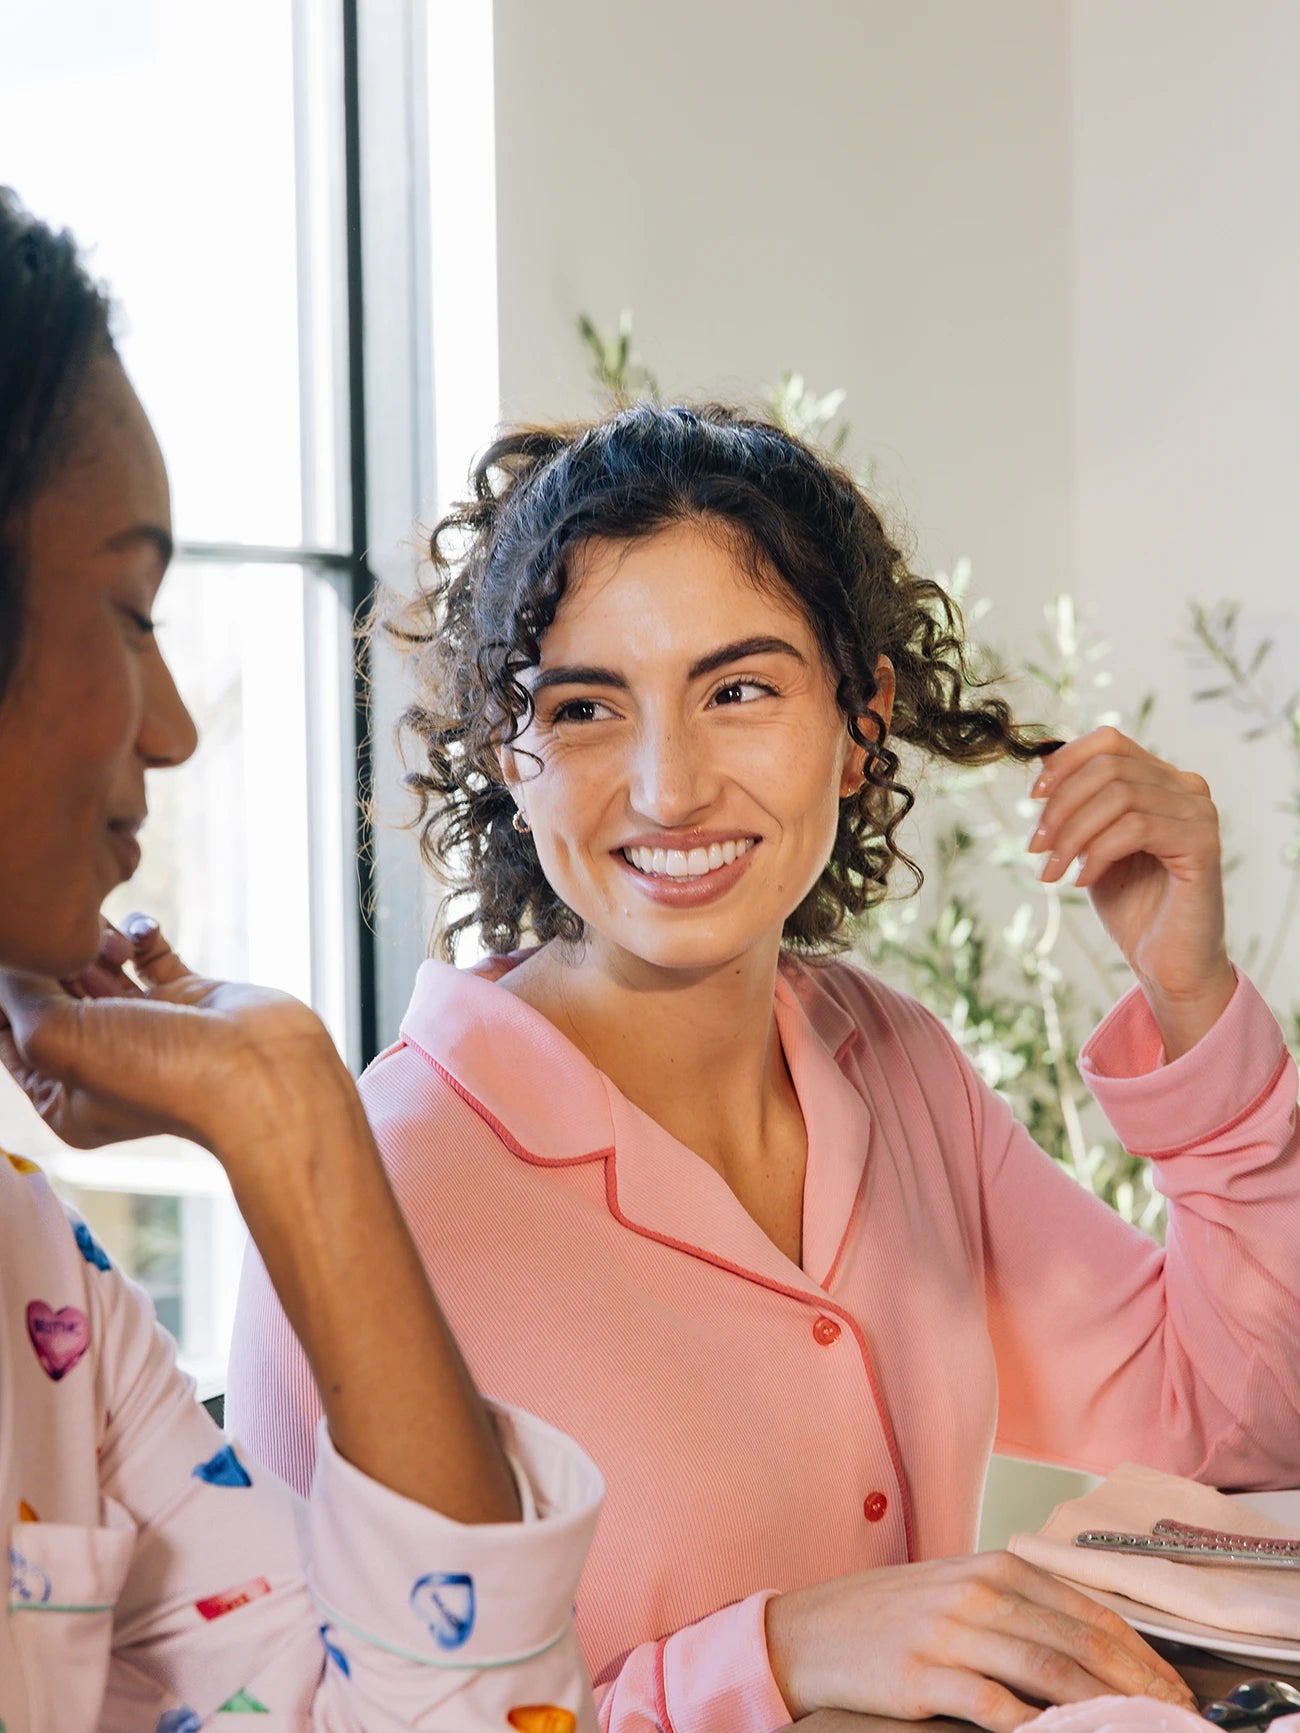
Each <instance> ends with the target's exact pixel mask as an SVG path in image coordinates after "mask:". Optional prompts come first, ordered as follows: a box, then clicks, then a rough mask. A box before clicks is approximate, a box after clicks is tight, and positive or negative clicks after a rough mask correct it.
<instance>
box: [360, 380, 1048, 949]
mask: <svg viewBox="0 0 1300 1733" xmlns="http://www.w3.org/2000/svg"><path fill="white" fill-rule="evenodd" d="M472 482H473V497H472V498H471V499H469V500H467V501H465V502H463V503H462V504H460V505H458V506H456V507H455V508H454V509H453V510H452V511H451V512H450V513H449V514H448V515H447V516H446V517H445V518H444V519H443V520H442V522H441V523H439V524H438V526H437V528H436V529H435V530H434V532H433V535H432V538H431V541H430V557H431V562H432V578H431V581H430V582H429V583H428V584H427V585H425V586H424V587H423V588H422V589H421V590H420V592H419V593H418V594H417V595H416V596H415V597H414V598H413V599H409V598H401V599H399V598H395V597H393V598H388V599H387V600H386V601H384V602H383V603H381V605H380V608H379V609H378V610H377V612H376V615H375V618H374V621H373V622H372V624H374V625H375V626H377V627H378V628H379V629H382V630H383V631H384V632H385V633H386V634H387V635H388V636H389V637H390V638H391V639H393V640H394V641H396V643H397V644H398V645H399V646H400V647H401V649H402V650H403V651H404V652H405V653H406V654H407V655H408V656H409V657H410V658H411V660H412V663H413V672H414V677H415V683H416V688H417V694H418V695H417V698H416V700H415V702H414V703H412V704H411V705H410V707H409V708H408V709H407V710H406V711H405V713H404V715H403V716H402V718H401V722H400V724H399V729H400V732H401V734H402V736H403V738H404V740H406V741H410V742H414V743H415V744H416V746H417V747H418V750H419V752H420V755H421V757H422V759H423V763H422V765H421V767H420V768H418V769H411V770H410V771H408V773H407V776H406V779H405V780H406V783H407V786H408V787H410V788H411V789H412V790H413V791H414V792H415V794H416V796H417V798H418V802H419V810H418V813H417V815H416V818H415V820H414V821H413V822H414V824H415V826H416V827H417V828H418V830H419V833H420V846H421V852H422V854H423V856H424V858H425V860H426V861H427V863H428V864H429V865H430V866H431V867H432V868H433V869H434V871H435V872H436V873H437V875H438V876H439V878H440V879H441V880H442V881H443V883H444V884H446V885H447V886H448V887H449V894H448V898H447V902H445V903H444V907H443V915H442V918H441V921H440V927H439V935H438V949H439V951H440V953H441V954H442V955H443V956H446V957H451V956H452V955H453V954H454V949H455V942H456V939H457V937H458V935H459V934H460V933H461V932H463V931H465V930H466V929H469V928H478V929H479V932H480V934H481V937H482V940H483V942H484V943H485V944H486V945H487V947H488V948H489V950H491V951H494V952H501V951H507V950H511V949H513V948H514V947H516V946H517V945H518V944H519V941H520V939H521V937H522V935H523V934H524V933H525V932H531V933H533V934H535V935H536V937H537V938H538V939H540V940H542V941H546V940H548V939H551V938H564V939H571V940H572V939H577V938H580V937H581V934H582V923H581V921H580V920H579V918H578V916H577V915H576V914H575V913H574V912H573V910H572V909H570V908H568V907H567V906H566V905H565V904H564V903H563V902H561V900H560V899H559V897H558V896H557V895H556V894H555V892H554V891H553V890H552V888H551V886H550V885H549V884H548V882H547V880H546V878H545V877H544V875H543V873H542V870H541V867H540V865H539V863H538V859H537V855H536V852H535V851H534V849H533V847H532V844H531V843H530V842H529V840H528V839H527V837H523V836H520V835H519V834H518V833H517V832H516V831H515V830H514V828H513V826H512V824H511V819H512V817H513V814H514V810H515V808H514V802H513V801H512V799H511V797H510V794H509V793H508V792H507V790H506V787H505V786H504V784H503V782H502V778H501V770H500V764H499V758H498V753H499V749H500V747H501V746H502V745H503V744H508V743H509V742H510V741H513V740H515V739H517V738H518V736H519V735H520V733H521V732H522V731H523V730H524V729H525V728H526V727H527V726H528V723H529V721H530V719H531V716H532V699H531V695H530V693H529V691H528V689H527V687H526V686H525V685H524V683H523V681H522V680H521V678H520V675H521V673H522V672H523V671H524V670H525V669H527V668H531V667H535V666H537V664H538V663H539V662H540V659H541V648H540V646H541V640H542V638H543V636H544V634H545V632H546V630H547V628H548V627H549V626H550V624H551V622H552V621H553V620H554V619H555V616H556V611H557V609H558V608H559V606H560V603H561V601H562V600H563V597H564V594H565V590H566V587H567V585H568V583H569V581H570V576H571V573H572V566H573V556H574V554H575V552H576V551H577V550H578V549H579V548H580V547H581V546H582V544H583V543H584V542H587V541H590V540H591V539H592V538H595V537H600V538H602V539H608V540H612V541H630V540H634V539H636V538H639V537H643V536H649V535H653V534H654V533H655V532H656V531H658V530H661V529H664V528H666V527H668V526H669V525H672V524H677V523H683V522H687V523H689V522H693V521H694V522H699V523H701V524H706V525H707V524H709V523H712V524H715V525H717V526H718V527H719V528H721V529H723V530H725V531H726V532H728V533H729V534H730V536H731V537H732V539H733V542H734V545H735V546H736V547H737V548H738V549H740V550H741V552H742V553H743V554H744V555H745V556H746V559H747V564H748V565H749V567H750V569H751V571H752V573H753V576H754V577H755V579H756V581H758V582H760V583H766V584H769V585H772V584H777V585H779V586H780V588H781V589H782V591H783V592H786V593H787V594H788V595H792V596H793V597H794V599H795V600H796V602H797V603H798V605H799V606H800V608H801V609H802V611H803V612H804V614H805V615H806V617H807V619H808V621H809V623H810V625H811V626H812V629H813V631H814V633H815V635H816V638H817V641H818V644H819V646H820V648H821V652H822V654H823V656H824V658H825V661H826V665H827V667H828V669H829V670H830V671H831V674H832V677H833V678H834V680H835V685H836V699H837V702H838V704H839V707H840V709H841V711H842V712H843V714H844V716H845V719H846V722H847V726H848V729H849V732H850V733H851V735H852V736H853V738H854V740H855V741H857V743H858V744H859V745H860V746H862V747H864V748H865V750H866V767H865V769H866V777H865V781H864V783H863V785H862V788H861V789H860V790H859V791H858V793H857V794H855V795H853V796H851V797H849V798H848V799H846V800H844V801H842V802H841V805H840V813H839V825H838V829H837V832H836V837H835V845H834V848H833V850H832V852H831V857H830V859H829V861H828V862H827V864H826V867H825V869H824V871H823V872H822V875H821V877H820V878H819V880H818V881H817V883H816V884H815V885H814V886H813V888H812V890H811V891H810V892H809V893H808V895H807V896H806V897H805V898H804V900H803V901H802V902H801V903H800V905H799V907H798V908H796V909H795V910H794V912H793V913H792V914H791V915H790V916H789V918H788V919H787V921H786V923H785V941H786V943H787V944H788V945H791V946H793V947H795V948H798V949H803V950H806V951H817V950H824V949H827V948H829V947H831V946H833V945H835V944H836V943H837V942H842V936H841V935H842V929H843V928H844V925H845V923H846V921H847V920H848V918H849V917H851V916H854V915H858V914H861V913H862V912H863V911H864V910H865V909H867V908H868V907H869V906H870V905H871V904H872V903H873V902H876V901H878V900H879V899H880V898H881V897H882V896H883V895H884V894H885V889H886V882H887V879H888V877H889V874H890V870H891V868H892V867H893V866H894V865H895V863H897V862H901V863H902V865H903V866H904V867H905V868H906V869H907V870H909V871H910V872H911V874H912V875H913V879H914V881H915V883H916V884H918V885H919V883H920V880H921V873H920V869H919V868H918V867H917V865H916V863H915V862H914V861H913V860H911V858H910V857H909V856H908V855H907V854H906V853H905V852H904V851H903V849H902V848H901V847H900V846H899V844H898V841H897V831H898V827H899V825H900V823H901V822H902V820H903V819H904V818H905V817H906V815H907V813H908V812H909V811H910V809H911V807H912V805H913V800H914V796H913V794H912V791H911V790H910V789H909V788H907V787H905V786H904V785H903V784H902V783H901V782H900V781H899V779H898V771H899V758H898V754H897V752H896V751H895V750H894V747H893V745H892V744H891V742H892V741H894V740H899V741H906V742H908V743H909V744H910V745H912V746H914V747H916V748H919V749H920V750H921V751H922V752H924V753H928V754H932V755H934V756H937V757H940V758H944V759H947V760H949V761H950V762H953V763H959V764H985V763H990V762H992V761H994V760H996V759H999V758H1003V757H1009V758H1015V759H1021V760H1027V759H1030V758H1032V757H1034V756H1035V755H1036V754H1038V753H1039V752H1041V751H1042V749H1043V744H1044V743H1043V741H1042V739H1041V738H1040V736H1039V734H1037V733H1035V732H1032V731H1027V730H1024V729H1021V728H1020V727H1018V726H1017V725H1016V723H1015V722H1014V721H1013V719H1012V716H1011V712H1010V709H1009V707H1008V705H1007V704H1006V702H1005V701H1004V700H1003V699H1001V698H999V697H996V696H993V695H989V694H987V693H986V692H985V691H983V690H980V689H981V688H982V687H983V686H985V685H986V684H987V682H982V681H980V680H978V679H976V677H975V676H974V674H973V673H972V670H971V668H970V666H969V663H968V661H967V656H966V650H965V644H964V634H963V626H962V621H961V616H960V612H959V610H958V608H957V605H956V603H955V602H954V601H953V599H952V597H951V596H950V595H949V594H948V593H947V592H946V591H945V590H944V589H943V587H942V586H941V585H940V584H938V583H936V582H935V581H934V580H933V579H932V578H924V577H918V576H917V575H916V574H915V573H913V572H912V571H910V570H909V569H908V566H907V563H906V561H905V559H904V558H903V556H902V554H901V553H900V551H899V550H898V548H897V547H896V546H895V545H894V543H893V542H892V541H891V539H890V537H889V536H888V534H887V533H886V531H885V528H884V526H883V524H882V523H881V520H880V517H879V515H878V514H877V512H876V511H875V509H874V507H873V506H872V505H871V503H870V502H869V500H868V499H867V498H866V496H865V494H864V493H863V492H862V489H861V488H860V487H859V486H858V485H857V483H856V482H855V481H854V480H853V478H852V476H850V475H849V474H848V472H847V471H846V470H844V469H843V468H841V467H840V466H839V465H837V464H836V463H834V462H832V461H830V460H829V459H828V458H826V457H825V456H823V455H821V454H820V453H818V452H816V451H814V450H812V449H811V448H810V447H809V446H807V445H805V444H804V443H803V442H802V441H801V440H799V439H796V438H794V437H792V436H791V435H790V434H788V433H786V432H784V431H783V430H782V429H781V428H778V427H776V426H773V425H771V424H770V423H768V422H765V421H761V420H758V419H754V418H751V417H748V416H746V415H744V414H741V413H739V412H737V411H735V410H733V409H729V408H726V407H723V406H721V405H717V404H705V405H700V406H696V407H694V408H684V407H681V406H671V407H664V406H661V405H658V404H640V405H637V406H636V407H634V408H631V409H624V410H622V411H621V412H619V413H617V414H615V415H612V416H610V417H608V418H607V419H604V420H601V421H597V422H594V423H587V424H582V425H577V426H564V427H558V426H557V427H528V428H519V429H516V430H513V431H510V432H507V433H505V434H503V435H502V436H501V437H500V438H499V439H498V440H497V441H496V442H495V443H494V444H493V445H492V446H491V447H490V448H489V449H488V450H487V451H486V452H485V453H484V454H483V456H482V457H481V458H480V459H479V461H478V463H477V464H476V465H475V467H474V470H473V475H472ZM881 655H885V656H888V657H889V659H890V661H891V662H892V663H893V665H894V669H895V673H896V678H897V689H896V693H895V698H894V710H893V718H892V722H891V725H890V732H889V736H888V738H887V737H886V731H885V727H884V723H883V721H882V720H881V718H880V717H879V715H878V714H877V713H876V712H875V711H874V710H873V709H872V704H873V701H874V699H875V696H876V677H875V668H876V663H877V659H878V658H879V657H880V656H881ZM977 691H978V693H979V695H978V697H976V696H974V695H973V694H974V693H975V692H977ZM864 718H865V719H866V723H867V728H866V730H865V731H864V728H863V724H862V720H861V719H864ZM466 893H468V899H467V900H468V906H464V905H462V908H461V912H459V913H458V914H455V915H454V916H453V914H452V912H451V910H450V909H449V907H448V905H449V904H450V903H451V902H452V899H453V898H456V897H462V898H463V897H465V896H466Z"/></svg>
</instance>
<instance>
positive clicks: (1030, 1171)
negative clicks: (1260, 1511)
mask: <svg viewBox="0 0 1300 1733" xmlns="http://www.w3.org/2000/svg"><path fill="white" fill-rule="evenodd" d="M962 1063H963V1068H964V1070H965V1073H966V1081H967V1091H968V1096H969V1100H970V1106H971V1114H972V1119H973V1121H974V1131H975V1137H976V1145H977V1149H978V1150H979V1158H980V1164H981V1171H982V1185H983V1191H984V1233H985V1256H986V1292H987V1296H988V1308H989V1327H990V1331H991V1334H992V1337H993V1342H994V1346H995V1350H996V1354H997V1365H998V1381H999V1425H998V1440H997V1447H998V1448H999V1449H1000V1450H1003V1451H1005V1452H1007V1453H1009V1454H1011V1455H1024V1456H1033V1457H1037V1458H1039V1459H1043V1460H1048V1461H1058V1462H1066V1463H1070V1464H1073V1465H1075V1466H1079V1467H1084V1468H1089V1469H1093V1470H1095V1471H1098V1472H1102V1473H1104V1472H1106V1471H1107V1470H1109V1469H1110V1468H1112V1467H1113V1466H1114V1465H1115V1464H1116V1463H1117V1462H1119V1461H1122V1460H1125V1459H1137V1460H1141V1461H1143V1462H1146V1463H1149V1464H1150V1465H1152V1466H1153V1467H1159V1468H1163V1469H1166V1470H1169V1471H1170V1472H1173V1473H1178V1474H1185V1475H1188V1476H1191V1477H1193V1478H1195V1479H1199V1480H1204V1481H1208V1482H1210V1483H1212V1484H1214V1485H1218V1486H1226V1487H1234V1486H1236V1487H1263V1486H1270V1485H1285V1486H1293V1485H1294V1484H1295V1479H1296V1473H1297V1468H1300V1453H1298V1450H1297V1443H1296V1440H1297V1438H1298V1437H1300V1139H1298V1136H1297V1116H1296V1089H1297V1079H1296V1068H1295V1065H1294V1063H1293V1062H1292V1060H1291V1058H1290V1056H1289V1054H1288V1053H1287V1050H1286V1046H1285V1043H1284V1041H1283V1038H1282V1032H1281V1030H1280V1029H1279V1027H1278V1025H1277V1022H1276V1020H1275V1018H1274V1017H1273V1015H1272V1013H1271V1012H1270V1011H1269V1009H1268V1007H1267V1006H1266V1005H1265V1004H1264V1002H1263V1000H1262V999H1261V998H1260V996H1259V994H1258V993H1257V992H1256V990H1255V989H1254V987H1253V986H1252V985H1251V984H1250V982H1249V981H1247V980H1245V979H1244V978H1240V979H1239V982H1238V987H1237V991H1236V994H1235V995H1234V997H1233V999H1232V1001H1231V1003H1230V1004H1229V1005H1228V1008H1227V1009H1226V1010H1225V1012H1224V1013H1223V1015H1222V1017H1221V1018H1220V1019H1219V1021H1218V1023H1217V1024H1216V1025H1215V1027H1214V1028H1213V1029H1212V1030H1211V1031H1210V1032H1209V1034H1207V1035H1206V1036H1205V1037H1204V1038H1203V1039H1202V1040H1201V1041H1200V1042H1199V1043H1198V1044H1197V1045H1196V1047H1194V1048H1193V1049H1192V1050H1191V1052H1189V1053H1186V1054H1184V1055H1182V1057H1180V1058H1179V1059H1177V1060H1175V1061H1174V1062H1173V1063H1172V1064H1168V1065H1166V1064H1164V1063H1163V1053H1162V1050H1161V1045H1160V1038H1159V1035H1158V1032H1157V1030H1156V1026H1155V1023H1154V1020H1153V1018H1152V1017H1151V1014H1150V1011H1149V1010H1148V1008H1147V1004H1146V1001H1145V999H1144V998H1143V996H1142V994H1141V992H1140V990H1138V989H1134V990H1133V991H1132V992H1131V993H1129V994H1127V995H1126V997H1125V998H1124V999H1122V1000H1121V1001H1120V1003H1119V1004H1118V1005H1117V1006H1116V1007H1115V1009H1114V1010H1113V1011H1112V1012H1111V1013H1110V1015H1109V1016H1108V1017H1107V1018H1106V1019H1105V1021H1104V1022H1103V1023H1102V1024H1101V1026H1100V1027H1099V1028H1098V1030H1097V1031H1096V1033H1095V1034H1094V1036H1093V1037H1092V1039H1091V1040H1090V1041H1089V1042H1088V1044H1087V1046H1086V1047H1085V1048H1084V1051H1083V1054H1082V1056H1081V1060H1080V1070H1081V1072H1082V1074H1083V1076H1084V1079H1085V1081H1086V1082H1087V1083H1088V1086H1089V1087H1090V1088H1091V1089H1092V1090H1093V1092H1094V1094H1095V1095H1096V1097H1097V1100H1098V1101H1099V1102H1100V1104H1101V1106H1102V1108H1103V1109H1104V1111H1105V1113H1106V1115H1107V1117H1108V1119H1109V1120H1110V1122H1111V1125H1112V1126H1113V1127H1114V1130H1115V1132H1116V1133H1117V1135H1118V1136H1119V1138H1120V1140H1121V1142H1122V1143H1123V1144H1124V1146H1125V1148H1126V1149H1128V1150H1129V1151H1130V1152H1131V1153H1133V1154H1135V1155H1139V1156H1144V1157H1147V1158H1149V1159H1150V1160H1151V1161H1152V1162H1153V1163H1154V1164H1155V1182H1156V1185H1157V1187H1158V1188H1159V1190H1160V1191H1161V1192H1163V1193H1164V1195H1165V1196H1166V1197H1167V1198H1168V1200H1169V1206H1170V1207H1169V1231H1168V1238H1167V1244H1166V1246H1165V1247H1164V1248H1163V1249H1162V1248H1161V1247H1160V1246H1158V1245H1156V1244H1155V1243H1154V1242H1153V1241H1151V1240H1150V1239H1148V1238H1147V1236H1146V1235H1144V1234H1141V1233H1139V1232H1138V1231H1137V1230H1136V1229H1134V1228H1132V1227H1130V1226H1129V1225H1128V1224H1127V1223H1125V1222H1124V1221H1122V1220H1121V1219H1120V1217H1119V1216H1118V1215H1116V1214H1115V1213H1114V1212H1113V1211H1111V1210H1109V1209H1107V1208H1106V1207H1105V1206H1104V1205H1103V1204H1101V1203H1099V1202H1098V1201H1097V1200H1096V1199H1095V1198H1093V1197H1092V1196H1091V1195H1090V1194H1088V1193H1087V1192H1085V1191H1084V1190H1083V1188H1082V1187H1081V1186H1079V1185H1077V1184H1076V1183H1075V1182H1074V1181H1073V1180H1072V1179H1071V1178H1069V1176H1068V1175H1066V1174H1065V1173H1064V1172H1063V1171H1062V1170H1061V1169H1060V1168H1059V1167H1058V1166H1056V1164H1055V1163H1053V1162H1052V1161H1050V1160H1048V1159H1047V1158H1046V1157H1045V1156H1044V1155H1043V1153H1042V1152H1041V1151H1040V1150H1039V1149H1038V1148H1037V1147H1036V1146H1035V1145H1034V1143H1033V1142H1032V1140H1031V1139H1030V1137H1029V1135H1028V1133H1027V1132H1025V1131H1024V1129H1023V1128H1022V1127H1021V1126H1020V1125H1018V1124H1017V1123H1016V1121H1015V1120H1014V1119H1013V1118H1012V1116H1011V1114H1010V1112H1009V1110H1008V1109H1007V1107H1006V1105H1005V1104H1004V1103H1003V1102H1002V1101H1001V1100H1000V1099H999V1098H998V1097H997V1096H995V1095H994V1094H993V1093H992V1091H990V1090H989V1089H988V1088H987V1087H986V1086H985V1085H984V1084H983V1083H982V1082H981V1081H980V1080H979V1079H978V1078H977V1077H976V1076H975V1074H974V1072H973V1071H972V1070H971V1069H970V1067H969V1066H967V1065H966V1064H965V1061H964V1060H963V1062H962ZM1044 1224H1050V1231H1044Z"/></svg>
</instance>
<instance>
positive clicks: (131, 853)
mask: <svg viewBox="0 0 1300 1733" xmlns="http://www.w3.org/2000/svg"><path fill="white" fill-rule="evenodd" d="M142 822H143V821H142V820H140V819H138V818H120V819H110V820H109V823H108V825H107V830H108V841H109V846H110V847H111V848H112V850H113V853H114V854H115V855H116V856H117V859H118V863H119V864H120V866H121V868H122V878H123V880H126V879H129V878H133V877H134V876H135V871H136V868H137V867H138V866H139V865H140V844H139V842H138V841H137V840H136V834H135V833H136V831H137V830H139V828H140V825H141V823H142Z"/></svg>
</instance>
